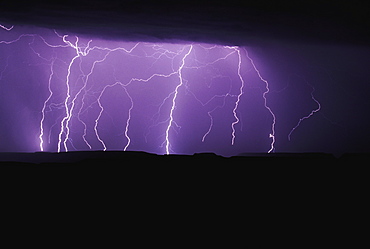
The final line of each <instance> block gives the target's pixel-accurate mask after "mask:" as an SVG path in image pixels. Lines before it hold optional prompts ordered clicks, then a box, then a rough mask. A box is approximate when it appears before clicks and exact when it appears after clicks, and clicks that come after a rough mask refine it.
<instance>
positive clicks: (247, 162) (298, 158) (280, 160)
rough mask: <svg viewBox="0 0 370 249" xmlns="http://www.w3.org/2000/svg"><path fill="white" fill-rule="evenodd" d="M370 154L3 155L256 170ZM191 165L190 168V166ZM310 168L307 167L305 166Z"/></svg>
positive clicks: (16, 160) (24, 161)
mask: <svg viewBox="0 0 370 249" xmlns="http://www.w3.org/2000/svg"><path fill="white" fill-rule="evenodd" d="M369 158H370V154H343V155H341V156H340V157H335V156H333V155H332V154H326V153H272V154H267V153H242V154H239V155H238V156H232V157H223V156H219V155H216V154H214V153H196V154H194V155H178V154H177V155H176V154H173V155H156V154H151V153H147V152H140V151H138V152H134V151H128V152H123V151H79V152H62V153H49V152H35V153H0V165H1V166H14V167H16V166H24V167H27V166H29V167H32V166H33V167H34V166H84V167H88V168H97V167H105V166H119V167H123V168H125V167H133V166H142V165H143V164H144V165H146V166H148V165H149V166H150V167H159V166H160V165H166V166H167V165H171V166H174V167H184V165H181V164H183V163H184V164H186V166H188V167H194V166H202V167H220V166H234V167H255V166H257V165H268V166H274V167H283V166H286V165H295V166H304V165H305V164H310V165H311V166H313V167H316V166H322V167H324V166H328V164H327V163H329V164H330V165H338V164H341V163H349V164H350V163H356V164H357V163H359V164H366V162H368V160H369ZM189 163H190V165H189ZM304 167H306V166H304Z"/></svg>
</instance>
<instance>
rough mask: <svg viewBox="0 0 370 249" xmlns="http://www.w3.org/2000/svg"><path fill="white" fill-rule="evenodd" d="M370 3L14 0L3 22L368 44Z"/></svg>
mask: <svg viewBox="0 0 370 249" xmlns="http://www.w3.org/2000/svg"><path fill="white" fill-rule="evenodd" d="M365 2H366V1H350V2H348V3H347V2H344V3H342V2H339V1H331V0H329V1H320V2H319V1H298V2H297V3H295V2H292V1H243V0H240V1H237V0H231V1H224V2H223V1H212V2H209V1H202V0H201V1H195V0H193V1H189V0H188V1H165V0H160V1H143V0H140V1H133V0H132V1H130V0H125V1H118V0H110V1H100V0H89V1H86V0H74V1H72V0H64V1H51V2H45V1H24V0H13V1H6V2H3V3H2V6H1V8H0V21H3V22H9V23H15V24H32V25H36V26H43V27H48V28H57V29H64V30H66V31H68V32H76V33H78V34H81V33H86V34H89V35H95V36H103V37H106V38H107V37H108V38H111V39H112V38H113V39H115V38H116V39H126V40H150V41H159V40H161V41H163V40H177V39H178V40H190V41H203V42H211V43H225V44H233V45H251V44H263V43H266V42H268V43H269V42H276V41H279V40H281V41H294V42H306V43H307V42H308V43H312V42H315V43H329V44H332V43H339V44H342V43H345V44H355V45H359V44H360V45H367V44H368V43H369V41H370V35H369V32H368V30H369V27H370V26H369V21H368V14H367V8H366V7H365V6H366V5H365Z"/></svg>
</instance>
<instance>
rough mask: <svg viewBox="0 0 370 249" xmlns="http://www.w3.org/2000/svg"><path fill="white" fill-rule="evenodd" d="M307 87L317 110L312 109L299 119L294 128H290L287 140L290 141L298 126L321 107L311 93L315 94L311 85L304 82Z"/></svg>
mask: <svg viewBox="0 0 370 249" xmlns="http://www.w3.org/2000/svg"><path fill="white" fill-rule="evenodd" d="M306 84H307V85H309V86H310V87H311V88H312V91H311V93H310V94H311V99H312V100H313V101H314V102H316V104H317V108H316V109H313V110H312V111H311V112H310V113H309V114H308V115H307V116H304V117H302V118H300V119H299V121H298V123H297V125H296V126H294V127H293V128H292V130H291V131H290V132H289V134H288V140H289V141H290V139H291V135H292V133H293V132H294V131H295V130H296V129H297V128H298V127H299V126H300V124H301V123H302V122H303V121H304V120H305V119H309V118H310V117H312V116H313V115H314V114H315V113H316V112H318V111H320V110H321V105H320V102H319V101H318V100H317V99H316V98H315V96H314V95H313V93H314V92H315V88H314V87H313V85H311V84H309V83H308V82H306Z"/></svg>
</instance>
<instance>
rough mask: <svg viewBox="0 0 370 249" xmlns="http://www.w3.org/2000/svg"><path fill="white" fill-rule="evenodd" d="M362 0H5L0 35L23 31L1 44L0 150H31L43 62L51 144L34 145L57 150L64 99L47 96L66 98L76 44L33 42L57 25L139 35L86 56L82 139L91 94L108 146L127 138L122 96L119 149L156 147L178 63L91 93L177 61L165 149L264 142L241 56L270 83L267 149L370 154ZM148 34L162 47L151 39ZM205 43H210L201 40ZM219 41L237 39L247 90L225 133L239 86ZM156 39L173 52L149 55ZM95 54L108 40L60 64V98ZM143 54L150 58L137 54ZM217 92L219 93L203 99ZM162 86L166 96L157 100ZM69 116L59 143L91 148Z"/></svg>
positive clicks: (236, 148) (249, 147) (42, 92)
mask: <svg viewBox="0 0 370 249" xmlns="http://www.w3.org/2000/svg"><path fill="white" fill-rule="evenodd" d="M26 3H27V4H26ZM362 4H363V2H362V1H351V4H350V5H349V4H348V3H341V2H338V1H325V4H323V3H319V2H312V1H311V2H308V1H303V2H299V3H297V4H291V3H288V2H280V3H279V4H278V3H276V1H274V4H271V2H270V1H259V2H258V3H250V4H249V3H246V2H245V1H227V2H225V3H213V4H212V5H210V4H209V1H176V4H174V2H173V1H151V2H147V1H97V0H96V1H54V2H53V3H52V4H45V3H43V4H42V3H41V2H37V1H36V2H35V3H34V4H33V5H32V6H30V5H29V4H28V2H27V1H11V2H9V3H5V5H4V7H2V8H1V10H0V24H2V25H4V26H5V27H11V26H12V25H14V28H13V29H12V30H10V31H7V30H5V29H0V42H1V41H12V40H14V39H17V38H18V37H19V36H20V35H21V34H29V36H25V37H22V38H21V39H20V40H19V41H17V42H16V43H14V44H6V43H5V42H3V43H0V58H1V60H0V96H1V98H0V103H1V108H0V113H1V121H0V139H1V140H0V151H1V152H22V151H27V152H33V151H39V150H40V146H39V135H40V119H41V118H42V115H41V109H42V108H43V103H44V101H45V100H46V99H47V98H48V84H47V83H48V80H49V77H50V73H51V70H52V69H55V74H54V75H53V85H52V86H53V87H54V88H53V91H54V93H55V94H54V95H53V96H52V98H51V99H50V101H49V105H47V108H46V110H53V111H50V112H47V115H46V116H45V123H47V125H46V126H45V130H47V131H48V134H50V140H49V141H50V143H49V142H48V143H46V142H45V144H44V146H45V150H46V151H56V150H57V142H56V140H55V139H57V137H58V133H59V131H58V128H59V129H60V122H61V119H62V117H63V108H62V107H61V106H60V105H59V106H58V103H59V104H60V103H63V98H65V94H66V92H65V88H64V89H63V87H65V83H64V82H65V78H66V75H67V70H66V69H67V68H68V63H69V62H70V61H71V59H72V58H73V57H74V55H75V50H74V49H72V48H71V47H68V48H67V47H54V48H52V47H50V46H47V45H46V44H45V41H46V42H47V43H48V44H49V45H50V44H51V45H66V43H65V42H63V40H62V38H61V35H64V34H69V36H68V39H67V40H68V41H70V42H71V43H73V42H75V39H76V38H75V36H78V37H79V39H80V45H81V44H82V45H83V46H85V47H86V46H87V44H88V42H89V40H93V42H92V43H91V46H105V47H109V48H114V47H118V46H119V47H124V48H125V49H127V50H129V49H130V48H133V47H134V46H135V44H137V42H143V43H140V45H138V47H137V50H133V51H134V52H133V53H132V54H128V53H125V52H118V53H116V52H114V53H111V54H110V55H109V56H108V57H107V61H105V62H107V63H98V64H99V65H98V66H97V67H96V71H95V72H94V74H92V75H91V78H90V79H89V80H90V81H89V82H90V83H89V84H88V89H89V91H87V92H86V93H87V94H86V95H84V96H86V97H85V99H84V100H82V96H81V99H78V98H77V99H76V103H77V104H76V110H77V109H78V108H80V109H79V110H82V111H85V112H83V114H81V116H80V117H79V118H80V119H81V120H84V121H86V124H88V127H90V128H88V129H87V135H90V136H92V137H94V136H95V137H94V138H91V140H89V141H88V143H89V144H90V145H91V147H92V149H96V150H101V149H103V145H102V143H101V142H99V141H98V139H97V137H96V135H95V134H94V133H93V130H92V127H94V125H95V124H96V123H94V120H96V118H97V116H98V115H99V112H100V108H99V103H100V104H101V105H103V106H107V108H106V109H105V111H104V112H103V114H102V119H101V121H99V125H100V126H98V127H99V136H101V138H102V140H104V141H107V142H105V143H106V147H107V149H108V150H119V149H123V148H124V147H125V145H126V144H127V137H125V134H124V130H122V127H124V126H125V125H126V120H127V115H128V111H129V109H130V106H132V103H131V102H130V97H131V100H133V103H134V105H133V108H132V112H131V114H132V115H133V116H132V117H133V119H132V122H131V123H130V130H129V136H130V138H131V143H130V146H129V147H128V148H127V149H128V150H143V151H147V152H153V153H158V154H163V153H165V150H164V147H165V145H164V144H163V142H164V141H165V140H164V138H163V135H164V134H165V130H166V123H165V121H166V120H167V119H168V113H169V111H170V109H171V108H170V107H171V106H170V105H171V101H170V100H171V98H173V96H174V95H173V94H172V95H171V93H172V92H173V90H174V87H176V85H173V84H174V83H173V82H176V83H175V84H178V83H179V81H178V80H179V77H177V76H178V75H177V76H176V75H174V76H171V77H173V79H172V78H171V77H169V78H167V77H165V78H163V77H162V78H160V77H159V78H158V79H153V81H151V82H149V83H150V84H143V83H142V82H139V83H138V84H131V85H129V86H127V88H125V87H121V86H120V84H117V85H114V86H112V87H108V88H106V90H105V92H104V95H102V99H101V102H96V99H97V97H98V96H100V94H101V92H102V89H104V87H105V86H107V85H112V84H114V82H117V81H120V82H128V81H129V80H130V79H132V78H137V77H143V78H148V77H150V75H152V74H153V73H161V74H170V73H171V72H174V71H176V70H177V69H178V68H179V67H181V64H182V62H184V68H183V70H181V73H182V76H183V79H185V80H186V82H185V83H184V84H183V85H182V87H181V88H179V94H178V98H177V99H176V100H177V103H178V106H177V107H176V109H175V111H174V121H175V122H176V124H175V123H173V127H172V128H171V130H170V133H169V134H170V135H171V138H172V139H171V149H170V152H171V153H184V154H193V153H195V152H206V151H212V152H215V153H217V154H220V155H225V156H230V155H236V154H239V153H243V152H267V151H269V149H270V144H271V139H270V138H269V133H270V132H271V122H272V116H271V114H270V113H269V112H268V110H267V109H266V108H265V107H264V102H263V98H262V94H263V93H264V92H265V91H266V85H265V83H264V81H262V80H261V79H260V78H259V77H258V74H257V72H256V71H255V70H254V68H253V63H252V62H251V61H250V60H249V59H248V56H249V57H250V58H251V59H252V60H253V62H254V65H255V66H256V68H257V69H258V70H259V72H260V75H261V76H262V77H263V79H264V80H266V81H267V82H268V83H269V89H270V91H269V93H268V94H267V95H266V97H267V104H268V106H269V107H270V108H271V110H272V111H273V113H274V115H275V116H276V125H275V134H274V135H275V144H274V148H275V150H274V151H275V152H328V153H334V154H341V153H346V152H369V150H370V146H369V144H368V140H369V139H370V132H369V131H368V124H369V117H368V113H369V111H368V110H369V107H370V102H369V100H368V93H369V90H370V87H369V83H370V72H369V62H370V59H369V56H370V47H369V42H370V34H369V32H368V30H369V22H368V13H367V8H365V7H364V5H362ZM54 29H55V30H56V31H57V33H55V32H54V31H53V30H54ZM58 35H60V36H58ZM40 37H42V38H44V40H43V39H42V38H40ZM199 43H201V44H203V45H199ZM156 44H157V45H156ZM158 44H160V45H159V46H162V47H157V46H158ZM190 44H194V46H193V48H192V52H193V53H190V54H189V55H188V56H187V57H184V56H186V55H187V51H189V49H190ZM213 44H217V45H218V47H217V48H212V46H213ZM224 46H239V47H238V49H239V50H238V52H239V53H240V54H241V61H242V70H241V72H242V76H243V79H245V80H246V84H245V88H244V90H245V93H244V94H243V95H242V96H241V98H240V103H239V104H240V106H239V108H238V109H237V116H238V118H240V122H238V124H237V125H235V130H236V133H235V134H236V137H235V144H234V145H231V144H230V141H231V132H232V129H231V126H230V124H231V123H232V122H233V121H235V117H234V116H233V112H232V111H233V108H234V107H235V101H236V99H237V97H236V96H237V95H238V93H239V92H238V91H239V90H240V84H241V82H240V78H239V77H238V73H237V72H238V71H237V66H238V52H237V51H236V50H235V49H233V48H232V47H224ZM211 48H212V49H211ZM164 50H168V51H171V52H172V53H168V54H166V55H168V57H167V56H163V57H161V59H160V60H158V57H156V56H158V53H162V52H163V51H164ZM156 52H158V53H157V54H156ZM230 53H231V54H230ZM228 54H230V56H228V57H227V59H225V60H220V61H219V62H217V63H215V64H212V66H211V67H209V66H204V67H200V68H198V69H194V67H195V66H198V67H199V66H202V65H206V64H207V63H210V62H213V61H215V60H217V58H223V57H224V56H226V55H228ZM105 55H106V51H103V50H94V51H92V52H91V54H89V56H86V57H84V58H82V59H80V58H77V59H76V62H75V65H74V67H71V69H72V70H71V75H70V76H71V79H72V78H73V79H74V80H73V82H72V83H71V84H74V86H75V88H73V89H75V90H74V91H75V92H73V91H71V93H72V96H74V95H73V94H76V91H78V89H80V88H79V87H81V86H82V85H83V80H84V77H85V78H86V75H87V74H88V72H89V70H90V69H89V68H91V65H92V64H93V62H94V60H100V59H102V58H103V57H104V56H105ZM148 56H149V57H150V56H152V57H151V58H149V59H148ZM153 56H154V57H153ZM143 58H145V59H146V60H143ZM183 58H185V59H183ZM103 64H104V65H103ZM63 80H64V81H63ZM167 80H168V82H167ZM176 80H177V81H176ZM93 82H96V83H93ZM102 82H103V83H102ZM197 82H199V83H197ZM90 84H91V85H90ZM171 84H172V85H171ZM84 93H85V92H84ZM226 94H229V96H227V97H222V98H221V97H217V98H213V99H212V97H213V96H216V95H217V96H219V95H226ZM166 96H167V97H168V96H170V97H169V98H168V101H167V102H165V103H164V102H163V101H164V100H165V99H166ZM89 97H90V98H91V99H89ZM210 100H212V101H211V102H208V101H210ZM82 101H84V102H83V103H84V104H82ZM94 101H95V102H94ZM51 103H54V104H55V105H50V104H51ZM163 103H164V104H163ZM318 103H319V105H320V107H321V109H320V110H319V111H318V112H315V113H313V115H312V116H311V117H310V118H308V119H304V120H302V122H301V123H300V126H299V127H297V129H295V130H294V131H293V132H292V133H291V134H290V132H291V131H292V129H293V128H294V127H295V126H296V125H297V123H298V122H299V120H300V119H302V118H304V117H307V116H308V115H309V114H310V113H311V112H313V111H314V110H316V109H317V108H318ZM161 104H163V105H162V106H161ZM69 106H71V103H69ZM119 106H124V108H119ZM215 108H216V109H217V110H215V111H214V112H212V119H213V121H214V123H213V124H214V127H213V129H212V130H211V132H210V133H209V134H208V135H207V136H206V138H205V140H204V142H202V137H203V136H204V134H205V132H207V130H208V128H209V124H210V117H209V115H208V114H207V113H208V112H209V111H211V110H214V109H215ZM85 109H86V110H85ZM87 110H88V111H87ZM159 110H160V111H159ZM87 113H90V114H89V115H87ZM84 115H85V116H84ZM166 115H167V116H166ZM87 116H89V117H87ZM84 118H85V119H84ZM167 123H168V121H167ZM71 124H72V125H75V126H74V128H73V129H71V131H70V132H71V138H72V140H73V141H72V140H71V141H68V142H67V144H68V148H69V149H70V150H87V149H89V146H88V145H87V144H86V142H84V141H83V139H82V135H81V134H82V130H83V125H81V122H78V118H77V116H75V118H74V119H71ZM177 125H178V126H181V128H179V127H177ZM58 126H59V127H58ZM71 127H72V126H71ZM90 133H91V134H90ZM289 134H290V136H289ZM72 135H73V136H72ZM64 136H65V134H62V136H61V137H62V138H64ZM289 137H290V140H289ZM45 140H47V139H45ZM47 144H49V145H47ZM62 151H64V150H63V146H62Z"/></svg>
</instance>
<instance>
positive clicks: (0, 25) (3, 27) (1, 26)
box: [0, 24, 14, 31]
mask: <svg viewBox="0 0 370 249" xmlns="http://www.w3.org/2000/svg"><path fill="white" fill-rule="evenodd" d="M0 28H2V29H5V30H6V31H10V30H12V29H13V28H14V25H12V26H10V27H9V28H7V27H5V26H4V25H2V24H0Z"/></svg>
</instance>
